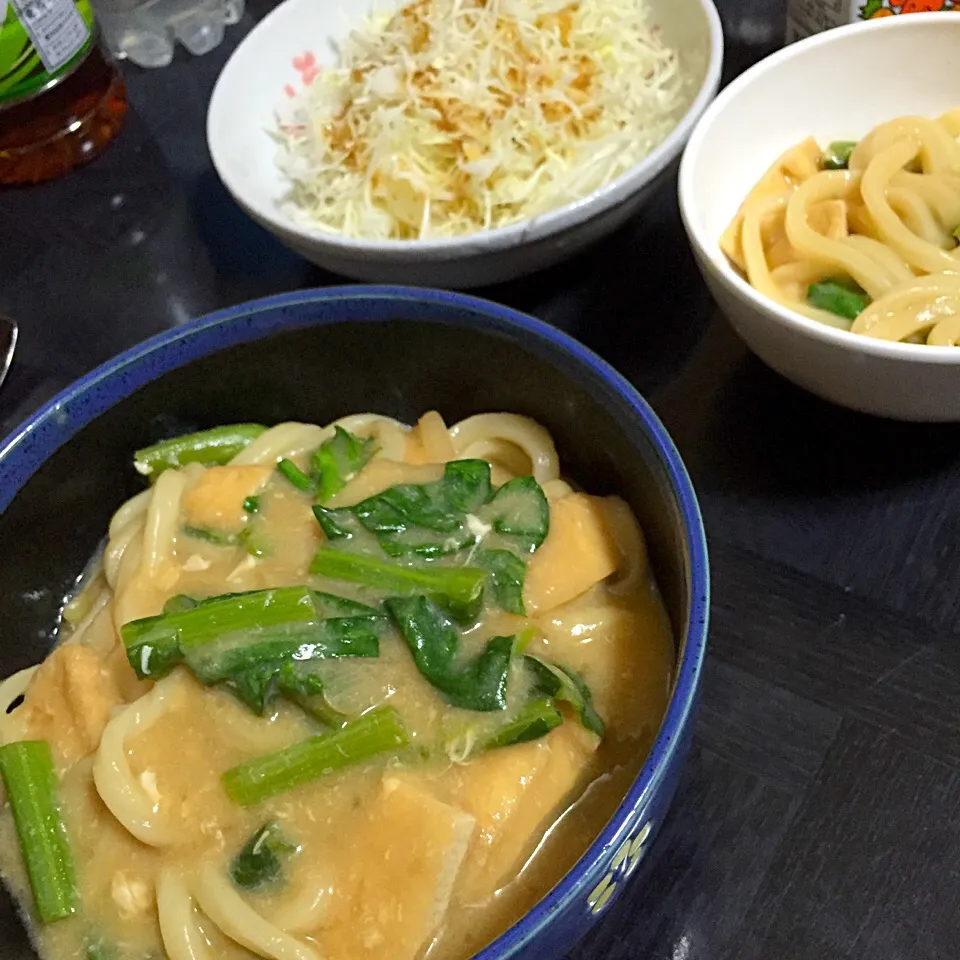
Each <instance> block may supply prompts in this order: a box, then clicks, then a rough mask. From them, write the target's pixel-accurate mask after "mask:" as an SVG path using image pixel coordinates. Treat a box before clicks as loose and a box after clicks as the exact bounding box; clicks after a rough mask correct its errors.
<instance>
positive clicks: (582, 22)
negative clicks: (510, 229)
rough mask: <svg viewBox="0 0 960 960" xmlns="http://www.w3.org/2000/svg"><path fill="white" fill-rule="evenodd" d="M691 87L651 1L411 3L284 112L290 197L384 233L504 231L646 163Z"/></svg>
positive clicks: (369, 31) (315, 222)
mask: <svg viewBox="0 0 960 960" xmlns="http://www.w3.org/2000/svg"><path fill="white" fill-rule="evenodd" d="M686 86H687V85H686V84H685V82H684V79H683V75H682V72H681V69H680V62H679V57H678V54H677V51H675V50H672V49H670V48H668V47H667V46H666V45H665V44H664V43H663V41H662V39H661V38H660V35H659V29H658V28H657V27H656V26H653V25H651V24H650V22H649V16H648V14H647V11H646V8H645V4H644V0H573V2H567V0H413V2H411V3H408V4H406V5H405V6H404V7H402V8H401V9H400V10H399V12H395V13H393V14H392V15H391V14H389V13H379V14H375V15H374V16H372V17H371V18H370V19H368V20H367V21H366V22H365V23H364V25H363V27H362V28H361V29H359V30H356V31H354V32H352V33H351V34H350V35H349V37H348V38H347V40H346V42H345V43H344V45H343V47H342V49H341V50H340V56H339V63H338V66H337V67H336V68H333V69H330V70H326V71H321V72H320V73H319V75H318V76H317V77H316V78H315V79H314V80H313V81H312V82H311V83H308V84H307V85H305V86H304V87H303V88H302V90H301V91H300V92H295V91H294V92H293V96H292V97H290V98H288V100H287V101H286V102H285V103H283V104H282V105H281V106H280V107H278V110H277V129H276V130H275V131H274V135H275V137H276V139H277V142H278V144H279V146H278V154H277V164H278V166H279V168H280V170H281V171H282V173H283V174H284V175H285V177H286V178H287V179H288V181H289V183H290V189H289V193H288V195H287V197H286V198H285V202H284V208H285V209H286V210H287V212H288V213H289V214H290V215H291V216H292V217H294V218H295V219H296V220H297V221H298V222H301V223H304V224H307V225H310V226H313V227H315V228H318V229H320V230H323V231H328V232H330V233H333V234H337V235H340V236H348V237H363V238H367V239H377V240H383V239H400V240H407V239H428V238H441V237H451V236H458V235H462V234H467V233H473V232H476V231H479V230H489V229H492V228H495V227H503V226H506V225H507V224H511V223H516V222H517V221H520V220H525V219H528V218H531V217H535V216H537V215H539V214H542V213H545V212H546V211H548V210H552V209H555V208H557V207H560V206H563V205H564V204H567V203H569V202H571V201H574V200H577V199H580V198H582V197H584V196H586V195H587V194H589V193H591V192H592V191H593V190H596V189H597V188H599V187H601V186H603V185H604V184H607V183H609V182H610V181H611V180H613V179H615V178H616V177H617V176H619V175H620V174H621V173H623V172H624V171H625V170H627V169H628V168H629V167H631V166H633V165H634V164H635V163H637V162H638V161H639V160H640V159H642V158H643V157H644V156H646V155H647V154H648V153H649V152H650V151H651V150H653V149H654V148H655V147H656V146H657V145H658V144H659V143H660V142H661V141H662V140H663V139H664V137H666V135H667V134H668V133H669V131H670V130H671V129H672V128H673V127H674V126H675V125H676V123H677V121H678V119H679V114H680V112H681V111H682V109H683V108H684V107H685V105H686V103H687V96H686ZM289 92H290V91H288V93H289Z"/></svg>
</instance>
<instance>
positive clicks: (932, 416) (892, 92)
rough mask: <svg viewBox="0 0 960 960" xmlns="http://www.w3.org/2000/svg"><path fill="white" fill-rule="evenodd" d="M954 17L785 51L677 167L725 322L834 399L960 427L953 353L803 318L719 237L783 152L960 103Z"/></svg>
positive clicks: (685, 207)
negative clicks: (742, 268) (745, 272)
mask: <svg viewBox="0 0 960 960" xmlns="http://www.w3.org/2000/svg"><path fill="white" fill-rule="evenodd" d="M958 70H960V13H930V14H924V15H923V16H896V17H887V18H885V19H882V20H877V21H869V22H866V23H861V24H857V25H855V26H849V27H842V28H840V29H837V30H830V31H828V32H826V33H822V34H819V35H818V36H815V37H812V38H810V39H809V40H804V41H802V42H800V43H796V44H793V45H792V46H789V47H787V48H785V49H784V50H781V51H779V52H778V53H775V54H773V56H771V57H768V58H767V59H766V60H763V61H762V62H761V63H759V64H757V65H756V66H754V67H752V68H751V69H750V70H748V71H747V72H746V73H744V74H743V75H742V76H741V77H739V78H738V79H737V80H735V81H734V82H733V83H732V84H730V86H729V87H727V88H726V89H725V90H724V91H723V92H722V93H721V94H720V96H719V97H717V99H716V100H715V101H714V102H713V103H712V104H711V106H710V107H709V109H708V110H707V111H706V112H705V113H704V115H703V118H702V119H701V121H700V123H699V124H698V125H697V128H696V130H695V131H694V133H693V135H692V136H691V138H690V142H689V144H688V145H687V149H686V152H685V154H684V157H683V161H682V163H681V165H680V210H681V213H682V215H683V222H684V225H685V226H686V229H687V233H688V235H689V237H690V241H691V244H692V245H693V250H694V253H695V254H696V256H697V261H698V263H699V265H700V269H701V271H702V272H703V275H704V278H705V279H706V281H707V284H708V286H709V287H710V290H711V292H712V293H713V295H714V297H715V298H716V300H717V302H718V303H719V304H720V307H721V308H722V310H723V312H724V313H725V314H726V316H727V318H728V319H729V320H730V322H731V323H732V325H733V327H734V328H735V329H736V331H737V333H738V334H739V335H740V336H741V337H742V338H743V340H744V342H745V343H746V344H747V346H748V347H750V349H751V350H753V351H754V353H756V354H757V356H758V357H760V359H761V360H763V361H764V362H765V363H767V364H768V365H769V366H770V367H772V368H773V369H774V370H776V371H778V372H779V373H781V374H782V375H783V376H785V377H787V378H788V379H789V380H792V381H793V382H794V383H796V384H798V385H799V386H801V387H805V388H806V389H807V390H810V391H811V392H812V393H815V394H817V395H819V396H821V397H824V398H825V399H827V400H831V401H833V402H834V403H838V404H842V405H843V406H846V407H852V408H853V409H855V410H862V411H865V412H867V413H873V414H877V415H879V416H884V417H892V418H895V419H898V420H930V421H934V420H937V421H956V420H960V349H958V348H956V347H928V346H923V345H918V344H908V343H890V342H886V341H883V340H875V339H872V338H870V337H865V336H861V335H858V334H853V333H848V332H846V331H844V330H837V329H834V328H832V327H828V326H825V325H824V324H821V323H817V322H816V321H815V320H809V319H807V318H806V317H803V316H801V315H800V314H797V313H793V312H792V311H790V310H788V309H786V308H785V307H782V306H780V305H779V304H777V303H775V302H774V301H772V300H770V299H768V298H767V297H765V296H763V295H762V294H760V293H758V292H757V291H756V290H754V289H753V287H751V286H750V285H749V284H748V283H747V282H746V280H744V279H743V277H741V276H740V274H739V273H738V272H737V271H736V270H735V269H734V268H733V267H732V266H731V265H730V263H729V262H728V260H727V259H726V257H725V256H724V255H723V253H722V252H721V250H720V243H719V241H720V235H721V233H722V232H723V230H724V229H725V228H726V226H727V224H728V223H729V222H730V220H731V218H732V217H733V216H734V214H735V213H736V211H737V208H738V207H739V205H740V203H741V202H742V200H743V199H744V197H746V195H747V193H748V192H749V191H750V188H751V187H752V186H753V185H754V184H755V183H756V182H757V181H758V180H759V179H760V177H761V175H762V174H763V172H764V171H765V170H766V169H767V168H768V167H769V166H770V164H772V163H773V162H774V160H776V158H777V157H778V156H779V155H780V154H781V153H782V152H783V151H784V150H786V149H787V148H788V147H789V146H790V145H791V144H795V143H798V142H800V141H801V140H803V139H804V138H805V137H807V136H810V135H811V134H812V135H813V136H814V137H815V138H816V139H817V140H818V141H819V142H820V143H828V142H830V141H832V140H854V139H856V138H858V137H860V136H862V135H863V134H865V133H867V132H868V131H869V130H870V128H871V127H874V126H876V125H877V124H879V123H882V122H883V121H885V120H892V119H893V118H894V117H897V116H900V115H902V114H922V115H924V116H936V115H937V114H940V113H944V112H945V111H947V110H948V109H950V108H951V107H956V106H958V105H960V91H958V88H957V85H956V83H954V82H952V81H953V80H955V79H956V78H957V76H958Z"/></svg>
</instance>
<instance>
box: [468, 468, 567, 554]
mask: <svg viewBox="0 0 960 960" xmlns="http://www.w3.org/2000/svg"><path fill="white" fill-rule="evenodd" d="M480 517H481V519H483V520H487V521H488V522H490V523H492V524H493V529H494V530H496V531H497V533H501V534H505V535H507V536H510V537H515V538H516V539H517V540H518V541H519V542H520V543H521V544H522V545H523V547H524V549H526V550H528V551H529V552H530V553H532V552H533V551H534V550H536V549H537V548H538V547H539V546H540V544H542V543H543V541H544V540H545V539H546V537H547V533H549V531H550V504H549V503H548V501H547V495H546V494H545V493H544V492H543V489H542V488H541V487H540V484H539V483H537V481H536V480H534V479H533V477H516V478H514V479H513V480H508V481H507V482H506V483H505V484H504V485H503V486H502V487H500V489H499V490H497V492H496V493H495V494H494V496H493V499H492V500H491V501H490V504H489V505H488V506H487V508H486V509H485V510H484V511H482V512H481V513H480Z"/></svg>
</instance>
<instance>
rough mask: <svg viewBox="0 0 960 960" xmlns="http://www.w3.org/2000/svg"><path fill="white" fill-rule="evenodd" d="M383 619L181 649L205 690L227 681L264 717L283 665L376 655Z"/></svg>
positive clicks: (348, 620)
mask: <svg viewBox="0 0 960 960" xmlns="http://www.w3.org/2000/svg"><path fill="white" fill-rule="evenodd" d="M382 624H383V619H382V618H381V617H380V616H379V615H377V616H375V617H372V618H371V617H367V616H363V617H339V618H335V619H329V620H322V621H320V623H318V624H316V625H311V628H310V629H309V631H308V632H303V631H301V630H298V629H296V628H292V629H291V630H290V632H289V633H284V632H283V630H280V631H276V632H270V633H266V634H265V635H263V636H251V635H249V634H246V633H244V634H240V635H239V636H237V635H234V636H230V635H227V636H225V637H222V638H219V639H216V640H213V641H212V642H207V641H206V640H202V641H201V642H200V643H197V644H193V643H192V642H190V641H189V640H187V641H184V643H183V645H182V649H183V657H184V660H185V661H186V663H187V665H188V666H189V667H190V669H191V670H192V671H193V673H194V674H195V675H196V677H197V679H198V680H200V682H201V683H203V684H204V685H206V686H213V685H214V684H217V683H224V682H226V683H228V684H229V685H230V687H231V688H232V689H233V690H234V691H235V692H236V693H237V695H238V696H239V697H240V699H241V700H243V701H244V703H246V704H247V705H248V706H249V707H250V708H251V709H252V710H254V711H255V712H256V713H259V714H262V713H263V711H264V709H265V708H266V705H267V704H268V703H270V701H271V700H272V699H273V698H274V696H275V695H276V693H277V692H278V690H279V689H280V687H279V684H280V680H281V675H282V669H283V666H284V664H285V663H292V662H297V663H300V664H305V663H309V662H311V661H314V660H329V659H335V658H342V657H376V656H378V655H379V653H380V640H379V628H380V627H381V625H382Z"/></svg>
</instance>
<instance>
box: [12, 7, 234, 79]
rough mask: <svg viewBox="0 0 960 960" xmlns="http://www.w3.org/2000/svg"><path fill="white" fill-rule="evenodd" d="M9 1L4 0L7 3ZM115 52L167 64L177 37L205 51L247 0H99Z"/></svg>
mask: <svg viewBox="0 0 960 960" xmlns="http://www.w3.org/2000/svg"><path fill="white" fill-rule="evenodd" d="M2 2H3V0H0V3H2ZM93 3H94V8H95V10H96V13H97V19H98V20H99V21H100V25H101V26H102V28H103V33H104V36H105V38H106V40H107V43H108V45H109V47H110V50H111V52H112V53H113V54H114V56H117V57H121V58H129V59H130V60H132V61H133V62H134V63H136V64H138V65H139V66H141V67H165V66H166V65H167V64H168V63H169V62H170V61H171V60H172V59H173V51H174V47H175V45H176V42H177V41H179V42H180V43H182V44H183V46H184V47H186V49H187V50H189V51H190V53H192V54H194V55H196V56H200V55H201V54H204V53H208V52H209V51H210V50H213V49H214V47H217V46H219V44H220V41H221V40H223V32H224V30H225V28H226V27H227V26H229V25H230V24H232V23H236V22H237V21H238V20H239V19H240V18H241V17H242V16H243V7H244V0H93Z"/></svg>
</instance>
